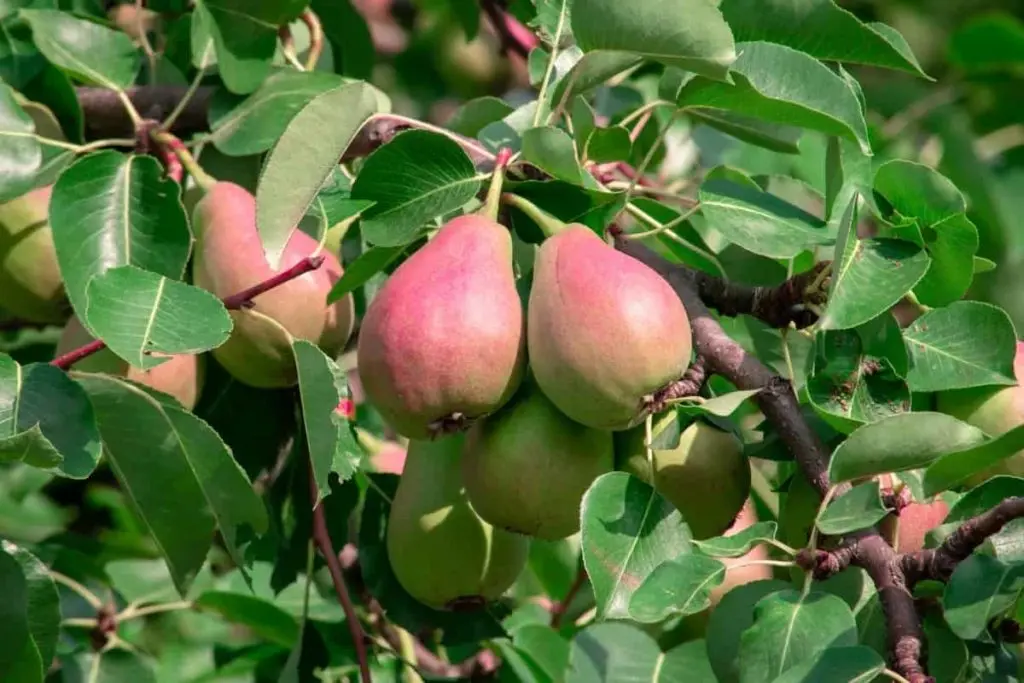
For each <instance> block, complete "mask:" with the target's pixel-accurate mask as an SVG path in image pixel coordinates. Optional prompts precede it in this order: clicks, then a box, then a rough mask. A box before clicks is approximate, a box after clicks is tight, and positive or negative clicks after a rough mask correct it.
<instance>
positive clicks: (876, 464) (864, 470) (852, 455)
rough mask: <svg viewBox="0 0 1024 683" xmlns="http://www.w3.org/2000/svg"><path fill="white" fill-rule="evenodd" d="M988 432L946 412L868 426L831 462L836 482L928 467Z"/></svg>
mask: <svg viewBox="0 0 1024 683" xmlns="http://www.w3.org/2000/svg"><path fill="white" fill-rule="evenodd" d="M986 438H987V437H986V436H985V433H984V432H983V431H981V430H980V429H978V428H977V427H973V426H971V425H969V424H967V423H966V422H961V421H960V420H958V419H956V418H955V417H950V416H949V415H945V414H943V413H933V412H914V413H903V414H900V415H894V416H892V417H887V418H885V419H884V420H879V421H878V422H875V423H872V424H869V425H864V426H863V427H861V428H860V429H857V430H856V431H854V432H853V433H852V434H850V437H849V438H848V439H847V440H846V441H844V442H842V443H841V444H839V446H838V447H837V448H836V450H835V451H834V452H833V453H832V459H831V460H830V461H829V469H828V472H829V477H831V479H832V482H833V483H839V482H843V481H850V480H851V479H858V478H860V477H869V476H873V475H876V474H883V473H885V472H902V471H904V470H912V469H917V468H920V467H924V466H926V465H928V464H930V463H931V462H933V461H934V460H936V459H938V458H939V457H940V456H942V455H945V454H946V453H952V452H954V451H958V450H962V449H965V448H970V447H972V446H976V445H978V444H980V443H982V442H983V441H985V440H986Z"/></svg>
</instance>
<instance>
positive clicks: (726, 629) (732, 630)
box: [705, 579, 791, 683]
mask: <svg viewBox="0 0 1024 683" xmlns="http://www.w3.org/2000/svg"><path fill="white" fill-rule="evenodd" d="M790 587H791V586H790V584H788V583H786V582H784V581H780V580H778V579H762V580H759V581H753V582H751V583H747V584H743V585H741V586H737V587H736V588H734V589H732V590H731V591H729V592H728V593H726V594H725V595H724V596H722V600H721V601H720V602H719V603H718V605H717V606H716V607H715V609H714V610H712V611H711V616H710V617H709V618H708V625H707V629H706V630H705V637H706V638H707V652H708V659H709V660H710V661H711V668H712V669H713V670H714V672H715V675H716V676H717V678H718V680H719V681H721V683H739V681H740V658H739V653H740V638H741V636H742V634H743V633H744V632H745V631H746V630H747V629H749V628H750V627H751V626H752V625H753V623H754V607H755V606H756V605H757V603H759V602H760V601H761V600H762V599H763V598H764V597H765V596H768V595H772V594H773V593H777V592H778V591H785V590H787V589H789V588H790Z"/></svg>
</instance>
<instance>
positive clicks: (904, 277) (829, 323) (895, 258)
mask: <svg viewBox="0 0 1024 683" xmlns="http://www.w3.org/2000/svg"><path fill="white" fill-rule="evenodd" d="M929 264H930V259H929V257H928V254H927V253H926V252H925V250H924V249H922V248H921V247H919V246H917V245H915V244H913V243H912V242H904V241H902V240H893V239H859V238H856V237H855V236H853V235H851V236H850V240H849V241H848V242H847V250H846V252H845V253H844V255H843V258H842V265H841V266H840V268H839V269H838V270H837V271H835V272H834V273H833V275H832V293H831V294H830V296H829V302H828V307H827V308H826V310H825V315H823V316H822V318H821V323H820V324H821V328H822V329H823V330H845V329H849V328H851V327H857V326H858V325H863V324H864V323H866V322H868V321H871V320H874V319H875V318H877V317H878V316H880V315H881V314H882V313H884V312H885V311H887V310H889V309H890V308H892V306H893V305H894V304H895V303H896V302H898V301H899V300H900V299H902V298H903V297H904V296H905V295H906V293H907V292H909V291H910V290H911V289H913V288H914V286H915V285H916V284H917V283H918V282H920V281H921V278H923V277H924V276H925V273H927V272H928V267H929Z"/></svg>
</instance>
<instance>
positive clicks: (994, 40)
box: [949, 12, 1024, 73]
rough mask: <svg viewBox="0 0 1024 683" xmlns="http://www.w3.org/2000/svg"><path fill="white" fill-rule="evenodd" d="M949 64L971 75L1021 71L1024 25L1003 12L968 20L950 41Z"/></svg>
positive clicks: (1023, 57)
mask: <svg viewBox="0 0 1024 683" xmlns="http://www.w3.org/2000/svg"><path fill="white" fill-rule="evenodd" d="M949 61H950V63H951V64H953V65H955V66H958V67H959V68H960V69H962V70H964V71H966V72H968V73H984V72H991V71H1002V70H1010V71H1013V70H1016V69H1019V68H1020V65H1021V64H1024V23H1022V22H1021V20H1020V19H1019V18H1017V17H1014V16H1012V15H1010V14H1005V13H1003V12H991V13H985V14H981V15H978V16H974V17H971V18H969V19H967V21H966V22H965V23H963V24H961V26H960V28H958V29H957V30H956V31H954V32H953V35H951V36H950V37H949Z"/></svg>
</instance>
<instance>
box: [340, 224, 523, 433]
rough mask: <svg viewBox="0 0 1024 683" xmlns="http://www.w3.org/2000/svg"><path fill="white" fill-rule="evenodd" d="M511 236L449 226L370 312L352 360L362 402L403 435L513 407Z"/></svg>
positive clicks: (517, 354)
mask: <svg viewBox="0 0 1024 683" xmlns="http://www.w3.org/2000/svg"><path fill="white" fill-rule="evenodd" d="M524 317H525V316H524V315H523V307H522V302H521V301H520V298H519V294H518V293H517V291H516V283H515V276H514V273H513V270H512V237H511V235H510V233H509V231H508V229H507V228H505V227H504V226H502V225H501V224H499V223H496V222H495V221H492V220H489V219H488V218H485V217H482V216H477V215H465V216H459V217H457V218H454V219H452V220H451V221H449V222H448V223H447V224H445V226H444V227H442V228H441V229H440V230H439V231H438V232H437V234H436V235H435V236H434V237H433V239H431V240H430V241H429V242H428V243H427V244H426V245H425V246H423V247H421V248H420V249H419V250H418V251H416V253H414V254H413V255H412V256H410V257H409V258H408V259H407V260H406V261H405V262H404V263H402V264H401V265H400V266H399V267H398V268H397V269H395V272H394V273H393V274H392V275H391V277H390V278H389V279H388V280H387V282H385V283H384V286H383V287H382V288H381V290H380V291H379V292H378V293H377V296H376V297H374V299H373V301H372V302H371V303H370V305H369V306H368V308H367V311H366V315H365V316H364V318H363V321H362V324H361V326H360V331H359V348H358V353H357V362H358V366H359V377H360V380H361V382H362V385H363V389H364V391H365V392H366V396H367V398H368V399H369V400H370V402H371V403H372V404H373V405H374V407H376V408H377V410H378V411H380V413H381V415H382V416H383V417H384V419H385V420H387V422H388V423H389V424H390V425H391V427H393V428H394V429H395V431H397V432H398V433H399V434H402V435H403V436H406V437H409V438H411V439H426V438H430V437H432V436H434V435H436V434H438V433H442V432H448V431H457V430H460V429H464V428H466V427H468V425H469V424H470V423H471V422H472V421H473V420H475V419H477V418H480V417H483V416H485V415H489V414H490V413H493V412H495V411H496V410H498V409H499V408H501V406H503V405H504V404H505V403H507V402H508V401H509V399H510V398H511V397H512V395H513V394H514V393H515V391H516V389H517V388H518V387H519V384H520V382H521V381H522V377H523V372H524V368H525V364H526V343H525V333H524V330H523V324H524Z"/></svg>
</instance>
